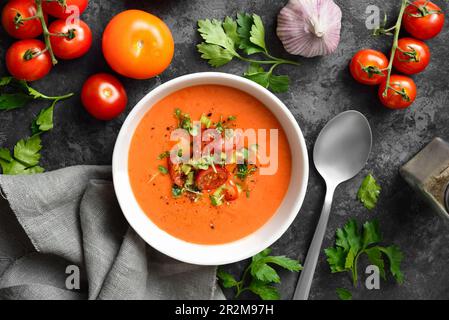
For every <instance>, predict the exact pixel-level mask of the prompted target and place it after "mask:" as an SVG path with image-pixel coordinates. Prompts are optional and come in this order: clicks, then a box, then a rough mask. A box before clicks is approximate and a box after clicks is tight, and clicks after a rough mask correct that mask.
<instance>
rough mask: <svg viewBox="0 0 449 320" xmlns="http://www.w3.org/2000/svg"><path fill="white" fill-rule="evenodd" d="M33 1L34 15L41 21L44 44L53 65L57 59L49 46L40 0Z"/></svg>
mask: <svg viewBox="0 0 449 320" xmlns="http://www.w3.org/2000/svg"><path fill="white" fill-rule="evenodd" d="M34 1H35V3H36V7H37V12H36V16H37V17H38V18H39V20H40V22H41V25H42V31H43V33H44V41H45V46H46V48H47V50H48V53H49V54H50V58H51V63H52V64H53V65H56V64H57V63H58V60H57V59H56V57H55V54H54V53H53V48H52V47H51V42H50V32H49V31H48V27H47V23H46V22H45V19H44V12H43V10H42V0H34Z"/></svg>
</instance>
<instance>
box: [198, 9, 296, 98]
mask: <svg viewBox="0 0 449 320" xmlns="http://www.w3.org/2000/svg"><path fill="white" fill-rule="evenodd" d="M198 32H199V33H200V35H201V37H202V38H203V40H204V42H202V43H200V44H198V45H197V49H198V52H199V53H201V58H203V59H205V60H207V61H208V63H209V64H210V65H211V66H212V67H221V66H223V65H225V64H227V63H229V62H230V61H232V60H233V59H234V58H237V59H240V60H242V61H245V62H249V63H250V65H249V68H248V70H247V72H245V73H244V77H246V78H247V79H249V80H252V81H254V82H256V83H258V84H260V85H261V86H263V87H265V88H267V89H270V90H271V91H273V92H275V93H281V92H286V91H288V88H289V86H290V78H289V77H288V76H286V75H274V74H273V71H274V69H275V68H277V67H278V66H279V65H282V64H291V65H298V63H296V62H292V61H288V60H285V59H280V58H276V57H273V56H272V55H270V54H269V53H268V49H267V46H266V41H265V27H264V25H263V22H262V19H261V18H260V16H258V15H257V14H252V15H251V14H248V13H239V14H237V20H234V19H232V18H231V17H226V18H225V19H224V21H223V22H221V21H218V20H216V19H213V20H209V19H205V20H199V21H198ZM239 49H240V50H243V53H245V54H246V55H252V54H256V53H262V54H263V55H264V56H265V57H266V58H267V59H268V60H253V59H249V58H247V57H244V56H243V55H242V54H243V53H241V51H238V50H239ZM261 64H264V65H271V68H270V69H268V71H265V69H264V68H262V67H261Z"/></svg>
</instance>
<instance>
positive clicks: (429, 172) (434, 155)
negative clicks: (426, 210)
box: [400, 138, 449, 220]
mask: <svg viewBox="0 0 449 320" xmlns="http://www.w3.org/2000/svg"><path fill="white" fill-rule="evenodd" d="M400 173H401V176H402V177H403V178H404V179H405V180H406V181H407V182H408V183H409V184H410V186H411V187H412V188H413V189H415V190H416V191H417V192H418V193H419V194H421V195H422V196H424V199H425V200H426V201H427V202H428V203H429V204H430V205H431V206H432V208H433V209H434V210H435V211H436V212H438V213H439V214H440V215H441V216H443V217H444V218H446V219H448V220H449V143H447V142H446V141H444V140H443V139H441V138H435V139H433V140H432V142H430V143H429V144H428V145H427V146H426V147H424V149H422V150H421V151H420V152H419V153H418V154H417V155H416V156H415V157H414V158H413V159H411V160H410V161H409V162H407V163H406V164H405V165H404V166H403V167H402V168H401V169H400Z"/></svg>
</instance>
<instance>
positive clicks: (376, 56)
mask: <svg viewBox="0 0 449 320" xmlns="http://www.w3.org/2000/svg"><path fill="white" fill-rule="evenodd" d="M387 68H388V59H387V57H386V56H385V55H384V54H383V53H382V52H380V51H376V50H371V49H363V50H360V51H359V52H357V53H356V54H355V55H354V57H353V58H352V60H351V63H350V65H349V69H350V71H351V74H352V76H353V77H354V79H355V80H356V81H357V82H360V83H363V84H367V85H377V84H380V83H381V82H382V81H384V80H385V78H386V76H387V71H386V70H385V69H387Z"/></svg>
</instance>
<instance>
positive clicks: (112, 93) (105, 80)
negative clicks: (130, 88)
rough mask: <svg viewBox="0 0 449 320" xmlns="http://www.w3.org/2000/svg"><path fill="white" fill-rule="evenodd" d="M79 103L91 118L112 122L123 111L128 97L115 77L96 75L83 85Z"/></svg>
mask: <svg viewBox="0 0 449 320" xmlns="http://www.w3.org/2000/svg"><path fill="white" fill-rule="evenodd" d="M81 101H82V103H83V105H84V107H85V108H86V110H87V111H88V112H89V113H90V114H91V115H92V116H93V117H95V118H97V119H99V120H112V119H114V118H115V117H117V116H118V115H119V114H120V113H122V112H123V110H125V108H126V104H127V103H128V96H127V94H126V91H125V88H124V87H123V85H122V84H121V82H120V81H119V80H118V79H117V78H116V77H114V76H112V75H110V74H107V73H98V74H95V75H93V76H91V77H90V78H89V79H87V80H86V82H85V83H84V85H83V89H82V90H81Z"/></svg>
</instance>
